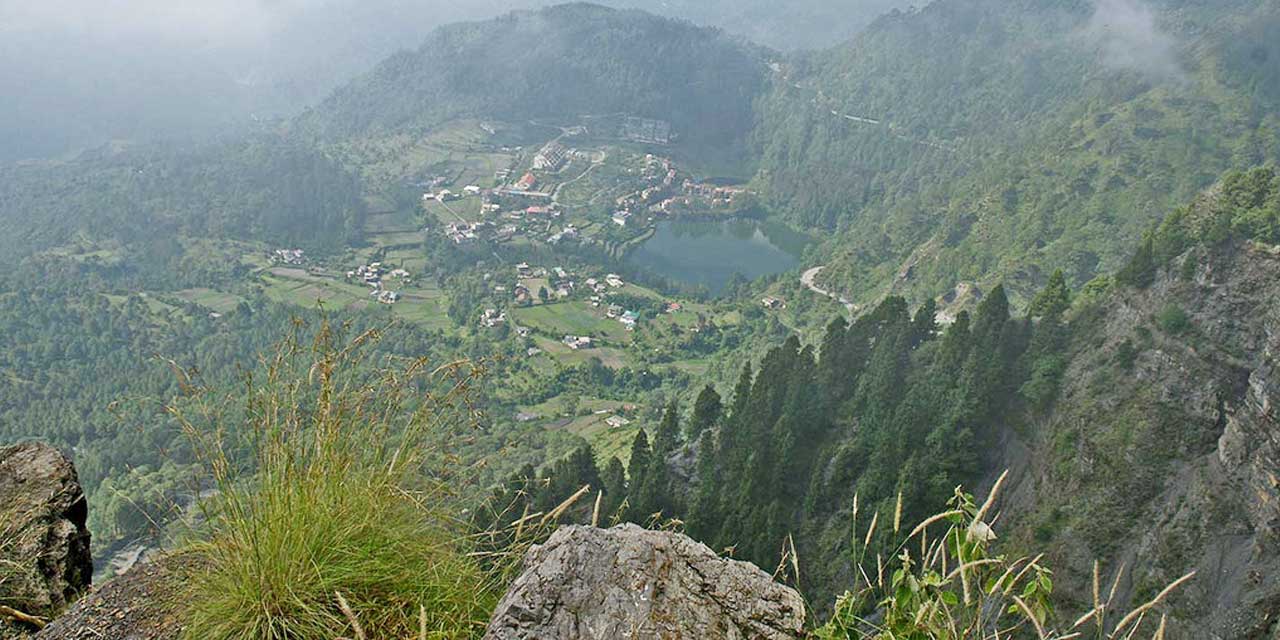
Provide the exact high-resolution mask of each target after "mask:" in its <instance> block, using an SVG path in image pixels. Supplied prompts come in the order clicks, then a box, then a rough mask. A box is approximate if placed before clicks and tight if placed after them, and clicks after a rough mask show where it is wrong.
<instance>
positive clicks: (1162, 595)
mask: <svg viewBox="0 0 1280 640" xmlns="http://www.w3.org/2000/svg"><path fill="white" fill-rule="evenodd" d="M1195 576H1196V572H1194V571H1192V572H1191V573H1188V574H1187V575H1185V576H1182V577H1181V578H1178V579H1177V580H1174V581H1173V582H1171V583H1169V586H1167V587H1165V588H1164V589H1163V590H1162V591H1161V592H1160V593H1157V594H1156V597H1154V598H1152V599H1151V600H1150V601H1149V602H1147V603H1146V604H1144V605H1142V606H1141V607H1138V608H1137V609H1134V610H1133V611H1130V612H1129V615H1127V616H1125V617H1123V618H1121V619H1120V623H1119V624H1117V625H1116V629H1115V631H1114V632H1113V636H1112V637H1115V636H1116V635H1119V634H1120V632H1121V631H1123V630H1124V628H1125V627H1127V626H1128V625H1129V624H1130V623H1132V622H1133V621H1134V620H1135V619H1137V618H1138V617H1139V616H1141V615H1143V614H1144V613H1146V612H1147V611H1148V610H1150V609H1151V608H1152V607H1154V606H1156V605H1158V604H1160V602H1161V601H1163V600H1164V599H1165V598H1166V597H1168V595H1169V594H1170V593H1173V590H1174V589H1177V588H1178V587H1180V586H1182V585H1183V584H1185V583H1186V582H1187V581H1188V580H1191V579H1192V578H1194V577H1195Z"/></svg>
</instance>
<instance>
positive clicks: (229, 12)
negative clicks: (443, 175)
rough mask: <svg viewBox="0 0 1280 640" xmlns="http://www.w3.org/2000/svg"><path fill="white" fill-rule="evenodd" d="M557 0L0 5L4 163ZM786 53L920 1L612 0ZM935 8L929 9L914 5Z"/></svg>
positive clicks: (1, 0) (350, 70)
mask: <svg viewBox="0 0 1280 640" xmlns="http://www.w3.org/2000/svg"><path fill="white" fill-rule="evenodd" d="M556 3H557V0H40V1H38V2H36V1H32V0H0V87H3V88H4V92H5V94H6V98H5V99H4V100H3V101H0V162H8V161H13V160H20V159H25V158H37V157H48V156H54V155H58V154H63V153H68V152H72V151H75V150H77V149H80V148H84V147H88V146H94V145H98V144H101V143H103V142H106V141H109V140H113V139H127V140H134V141H146V140H152V139H166V140H177V141H198V140H203V139H207V138H208V137H210V136H214V135H220V134H230V133H233V132H236V131H240V130H243V129H245V128H247V127H254V126H259V125H260V123H262V122H270V121H271V120H272V119H275V118H281V117H288V116H290V115H293V114H295V113H297V112H299V111H300V110H301V109H303V108H305V107H306V106H308V105H310V104H314V103H316V102H318V101H319V100H320V99H322V98H323V97H324V96H325V95H327V94H328V93H329V92H330V91H332V90H333V89H334V88H336V87H338V86H340V85H342V84H343V83H345V82H347V81H348V80H350V79H351V78H352V77H354V76H356V75H358V74H360V73H363V72H365V71H367V70H368V69H370V68H372V67H373V66H374V65H375V64H377V63H378V62H379V61H380V60H382V59H383V58H385V57H387V56H388V55H390V54H392V53H394V52H395V51H397V50H400V49H405V48H413V47H416V46H417V45H418V44H420V43H421V42H422V41H423V40H424V39H425V38H426V36H427V35H428V33H429V32H430V31H431V30H432V29H434V28H436V27H438V26H440V25H443V24H447V23H450V22H457V21H464V20H479V19H485V18H490V17H493V16H497V15H500V14H502V13H506V12H508V11H512V10H518V9H530V8H536V7H539V6H545V5H549V4H556ZM602 4H607V5H611V6H616V7H633V8H641V9H645V10H648V11H652V12H654V13H658V14H660V15H667V16H671V17H679V18H685V19H689V20H692V21H694V22H697V23H700V24H705V25H711V26H719V27H722V28H724V29H725V30H727V31H729V32H731V33H736V34H739V35H741V36H743V37H746V38H749V39H752V40H754V41H756V42H759V43H761V44H765V45H767V46H771V47H774V48H777V49H800V48H820V47H825V46H829V45H832V44H834V43H836V42H839V41H841V40H844V39H846V38H849V37H852V36H853V35H854V34H856V33H857V32H858V31H859V30H861V29H862V28H863V27H865V26H866V25H867V24H868V23H869V22H870V21H872V20H873V19H874V18H876V17H877V16H879V15H881V14H883V13H885V12H887V11H890V10H892V9H894V8H902V7H906V6H908V5H909V4H911V2H909V1H908V0H796V1H795V2H791V3H787V4H786V5H785V6H782V5H780V4H779V3H776V2H772V1H768V0H697V1H695V0H605V1H604V2H602ZM916 4H923V3H916Z"/></svg>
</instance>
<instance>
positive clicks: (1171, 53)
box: [1085, 0, 1185, 79]
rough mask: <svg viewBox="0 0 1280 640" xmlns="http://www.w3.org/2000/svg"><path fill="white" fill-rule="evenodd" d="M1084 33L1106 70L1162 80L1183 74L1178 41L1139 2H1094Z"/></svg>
mask: <svg viewBox="0 0 1280 640" xmlns="http://www.w3.org/2000/svg"><path fill="white" fill-rule="evenodd" d="M1085 33H1086V36H1087V37H1088V38H1089V40H1090V43H1091V44H1092V45H1093V46H1095V47H1096V48H1097V49H1098V50H1099V53H1100V54H1101V55H1102V60H1103V63H1104V64H1106V65H1107V66H1109V67H1112V68H1114V69H1119V70H1123V71H1138V72H1141V73H1145V74H1147V75H1150V76H1153V77H1156V78H1164V79H1180V78H1182V77H1184V75H1185V72H1184V70H1183V68H1182V64H1181V63H1180V62H1179V60H1178V54H1177V46H1178V41H1177V39H1176V38H1174V37H1173V36H1172V35H1170V34H1169V33H1167V32H1165V31H1163V30H1162V29H1160V26H1159V25H1158V24H1157V21H1156V13H1155V11H1153V10H1152V9H1151V7H1149V6H1148V5H1146V4H1145V3H1144V2H1142V0H1094V12H1093V16H1092V17H1090V19H1089V23H1088V26H1087V27H1086V28H1085Z"/></svg>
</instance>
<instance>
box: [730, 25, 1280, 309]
mask: <svg viewBox="0 0 1280 640" xmlns="http://www.w3.org/2000/svg"><path fill="white" fill-rule="evenodd" d="M1277 29H1280V11H1278V10H1277V8H1276V6H1275V5H1274V3H1261V2H1252V1H1249V0H1233V1H1231V2H1228V3H1201V2H1190V1H1168V2H1159V3H1149V4H1148V3H1141V2H1137V1H1136V0H1124V1H1120V0H1112V1H1107V2H1097V3H1090V2H1079V1H1050V0H1019V1H1016V2H992V1H990V0H946V1H943V2H936V3H933V4H931V5H929V6H928V7H926V8H924V9H922V10H920V11H918V12H915V13H904V14H899V15H894V16H888V17H885V18H882V19H881V20H879V21H878V22H877V23H875V24H874V25H873V26H872V27H870V28H869V29H868V30H867V31H866V32H864V33H863V34H861V35H860V36H858V37H857V38H855V39H854V40H853V41H852V42H850V43H849V44H848V45H846V46H843V47H838V48H836V49H833V50H830V51H826V52H821V53H817V54H814V55H812V56H808V57H803V58H800V59H799V60H797V61H795V62H794V63H793V64H791V65H790V66H789V67H788V68H787V70H786V73H785V74H784V76H783V77H782V78H781V81H779V82H775V83H774V90H773V91H771V93H770V94H769V96H768V97H767V98H766V99H764V100H762V107H761V124H760V126H759V127H758V128H757V129H756V130H755V132H754V138H753V139H754V140H755V142H756V148H757V149H758V150H759V152H760V154H761V158H760V167H761V174H760V182H761V183H762V185H763V188H764V189H766V191H767V193H768V196H769V199H770V201H771V202H772V204H773V207H774V208H775V209H777V210H779V211H783V212H785V215H787V216H788V217H790V218H791V219H792V220H794V221H796V222H797V223H799V224H802V225H819V226H825V227H830V228H834V229H842V230H843V232H842V233H841V234H840V236H839V239H838V240H837V241H835V242H832V243H831V245H830V247H829V249H830V254H831V256H832V260H831V261H832V264H831V265H830V267H829V268H828V269H827V270H825V271H824V272H823V274H822V276H823V278H824V279H825V283H826V285H827V286H828V288H830V289H832V290H836V291H841V292H845V293H847V294H849V295H850V296H851V297H854V298H859V299H862V300H864V301H866V300H874V299H875V298H876V297H877V296H882V295H884V294H886V293H901V294H903V295H907V296H908V297H911V298H914V299H921V298H922V297H932V296H939V295H943V294H946V293H947V292H949V291H951V290H952V289H953V288H954V287H956V286H957V285H959V284H964V283H967V284H978V285H980V287H986V288H990V286H992V285H993V284H994V283H995V282H996V281H1000V280H1003V281H1004V282H1005V283H1006V285H1007V286H1008V288H1009V292H1010V295H1012V296H1014V298H1015V300H1016V301H1018V302H1019V303H1021V302H1024V301H1025V300H1026V299H1027V298H1028V297H1029V296H1030V295H1031V294H1032V293H1033V292H1034V291H1035V290H1036V289H1037V288H1038V287H1039V286H1040V285H1042V284H1043V283H1044V281H1045V279H1046V278H1047V277H1048V274H1050V273H1051V272H1052V271H1053V270H1054V269H1055V268H1062V269H1065V270H1066V272H1067V275H1068V277H1069V279H1070V280H1071V281H1072V282H1073V283H1074V284H1077V285H1078V284H1081V283H1083V282H1085V281H1087V280H1089V279H1090V278H1092V277H1093V276H1094V275H1095V274H1097V273H1102V272H1106V271H1108V270H1111V269H1114V268H1116V267H1117V266H1118V265H1119V264H1120V262H1121V261H1122V260H1123V259H1124V257H1125V255H1126V252H1127V251H1128V250H1129V248H1130V247H1131V246H1132V245H1133V243H1134V242H1135V241H1136V239H1137V238H1138V237H1139V235H1140V234H1141V232H1142V231H1143V230H1144V229H1145V228H1147V226H1148V225H1150V224H1151V223H1152V221H1154V220H1156V219H1158V218H1159V217H1160V216H1161V215H1162V212H1164V211H1167V210H1169V209H1170V208H1172V207H1173V206H1175V205H1176V204H1177V203H1179V202H1185V201H1187V200H1189V199H1190V198H1192V197H1194V195H1195V194H1196V193H1198V192H1199V191H1200V190H1201V189H1203V188H1205V187H1206V186H1207V185H1209V184H1210V183H1211V182H1212V181H1213V180H1214V179H1215V178H1216V177H1217V176H1218V175H1220V174H1221V173H1222V172H1223V171H1225V170H1227V169H1228V168H1231V167H1237V166H1250V165H1253V164H1257V163H1261V162H1265V161H1266V160H1268V159H1275V158H1276V157H1277V153H1280V138H1278V137H1277V133H1276V132H1277V124H1278V122H1277V119H1276V116H1275V113H1276V109H1275V106H1276V104H1277V103H1276V96H1277V95H1278V94H1277V91H1280V83H1278V82H1277V78H1276V77H1275V69H1274V67H1275V65H1274V64H1271V63H1270V62H1269V61H1271V60H1274V56H1275V55H1277V54H1276V51H1275V46H1276V45H1275V42H1276V38H1275V36H1276V34H1277Z"/></svg>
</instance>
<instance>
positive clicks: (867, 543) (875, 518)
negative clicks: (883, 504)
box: [862, 511, 880, 547]
mask: <svg viewBox="0 0 1280 640" xmlns="http://www.w3.org/2000/svg"><path fill="white" fill-rule="evenodd" d="M879 521H880V512H879V511H877V512H875V513H873V514H871V526H870V527H867V537H866V538H865V539H863V541H862V546H863V547H870V546H871V536H873V535H875V534H876V523H877V522H879Z"/></svg>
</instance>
